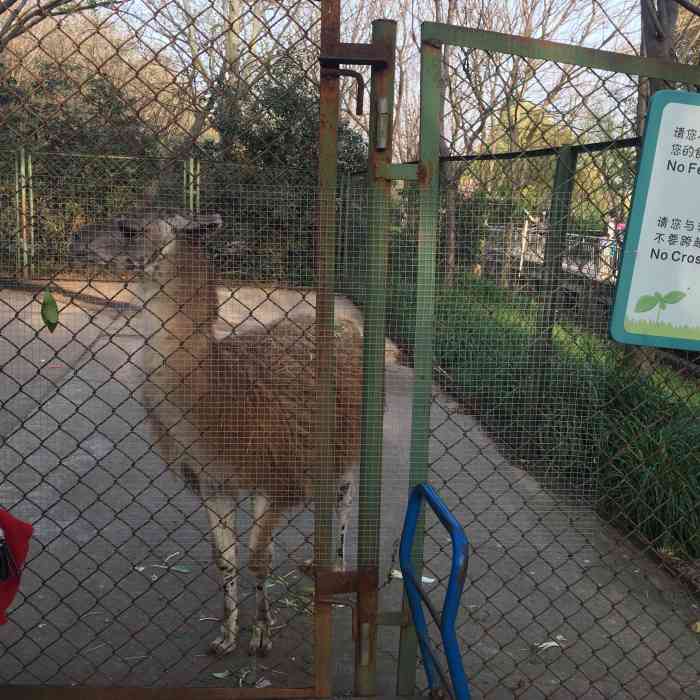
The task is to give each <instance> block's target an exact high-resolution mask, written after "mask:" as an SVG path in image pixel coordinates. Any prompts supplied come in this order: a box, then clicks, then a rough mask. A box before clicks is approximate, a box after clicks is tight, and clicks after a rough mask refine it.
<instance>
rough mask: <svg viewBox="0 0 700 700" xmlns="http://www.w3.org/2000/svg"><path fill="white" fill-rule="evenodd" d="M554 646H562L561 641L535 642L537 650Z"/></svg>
mask: <svg viewBox="0 0 700 700" xmlns="http://www.w3.org/2000/svg"><path fill="white" fill-rule="evenodd" d="M554 647H559V648H561V644H559V642H552V641H550V642H542V643H541V644H535V649H537V651H545V650H546V649H552V648H554Z"/></svg>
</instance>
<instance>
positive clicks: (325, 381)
mask: <svg viewBox="0 0 700 700" xmlns="http://www.w3.org/2000/svg"><path fill="white" fill-rule="evenodd" d="M339 41H340V0H324V1H323V3H322V6H321V51H322V52H323V51H324V50H327V49H328V48H329V47H331V46H335V45H337V44H338V43H339ZM338 109H339V90H338V75H337V74H333V72H331V71H326V70H324V69H323V68H322V69H321V85H320V127H319V164H318V165H319V208H318V211H319V222H318V241H317V246H316V251H317V256H318V258H317V262H318V264H317V294H316V362H317V366H316V371H317V373H318V374H317V376H318V387H319V396H318V402H319V411H318V417H319V420H318V431H319V440H318V444H319V453H318V464H317V465H316V478H315V479H314V499H315V506H314V562H315V566H316V571H317V575H318V573H319V572H322V571H323V570H324V569H330V567H332V565H333V504H334V502H335V484H334V483H332V480H331V479H329V478H328V474H329V473H331V472H332V469H330V468H329V465H331V464H332V463H333V460H334V454H333V446H334V440H333V437H334V432H335V328H334V321H335V319H334V317H335V308H334V293H335V229H336V211H335V200H336V187H337V150H338ZM315 597H316V600H315V615H314V665H315V686H316V696H317V697H330V695H331V668H332V663H331V658H330V654H331V643H332V630H331V614H332V609H331V605H330V604H329V603H328V602H324V600H322V596H321V593H320V586H319V585H318V581H317V585H316V596H315Z"/></svg>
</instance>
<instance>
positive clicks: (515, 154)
mask: <svg viewBox="0 0 700 700" xmlns="http://www.w3.org/2000/svg"><path fill="white" fill-rule="evenodd" d="M640 143H641V140H640V138H639V137H638V136H633V137H632V138H629V139H613V140H610V141H595V142H594V143H579V144H571V145H567V147H568V148H573V149H574V150H575V151H576V152H577V153H579V154H580V153H596V152H598V151H617V150H619V149H622V148H637V147H638V146H639V145H640ZM560 148H564V146H550V147H549V148H533V149H531V150H529V151H504V152H503V153H472V154H471V155H466V156H441V157H440V162H441V163H472V162H475V161H492V160H515V159H517V158H542V157H544V156H556V155H557V153H558V152H559V149H560ZM417 165H418V161H417V160H409V161H406V162H405V163H393V164H392V165H391V166H390V169H391V171H392V172H393V171H394V170H395V169H396V172H400V169H402V168H404V167H409V166H417ZM409 172H410V171H409ZM366 174H367V171H366V170H356V171H355V172H353V173H352V175H353V176H359V175H366ZM391 179H396V180H412V179H414V178H409V177H395V178H394V177H392V178H391Z"/></svg>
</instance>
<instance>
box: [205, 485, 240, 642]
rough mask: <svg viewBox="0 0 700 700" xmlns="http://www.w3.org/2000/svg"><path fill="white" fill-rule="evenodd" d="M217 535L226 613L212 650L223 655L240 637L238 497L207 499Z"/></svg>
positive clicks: (208, 512) (215, 540) (216, 545)
mask: <svg viewBox="0 0 700 700" xmlns="http://www.w3.org/2000/svg"><path fill="white" fill-rule="evenodd" d="M205 505H206V509H207V514H208V516H209V523H210V525H211V531H212V535H213V546H214V558H215V561H216V566H217V567H218V569H219V572H220V574H221V582H222V587H223V591H224V617H223V620H222V622H221V633H220V635H219V636H218V637H217V638H216V639H215V640H214V641H213V642H212V643H211V645H210V647H209V648H210V651H211V652H212V653H213V654H216V655H217V656H223V655H224V654H228V653H229V652H230V651H232V650H233V649H234V648H235V646H236V642H237V639H238V543H237V541H236V512H235V500H234V498H232V497H230V496H222V495H210V496H208V497H207V498H206V499H205Z"/></svg>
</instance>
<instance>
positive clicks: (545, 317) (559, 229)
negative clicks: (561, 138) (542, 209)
mask: <svg viewBox="0 0 700 700" xmlns="http://www.w3.org/2000/svg"><path fill="white" fill-rule="evenodd" d="M576 159H577V152H576V150H574V149H573V148H562V149H560V150H559V153H558V155H557V166H556V168H555V170H554V183H553V185H552V203H551V207H550V215H549V233H548V235H547V238H546V240H545V249H544V284H545V288H544V295H545V302H544V306H543V310H542V328H543V329H544V332H545V333H546V334H547V335H548V336H551V333H552V329H553V326H554V321H555V318H554V295H555V293H556V287H557V278H558V277H559V276H560V275H561V266H562V257H563V255H564V249H565V247H566V231H567V229H568V226H569V213H570V209H571V195H572V193H573V190H574V180H575V179H576Z"/></svg>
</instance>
